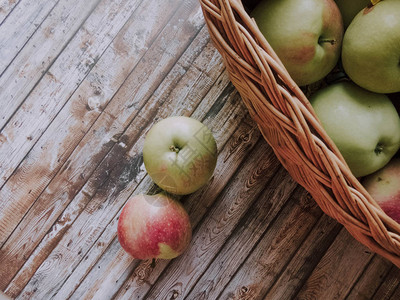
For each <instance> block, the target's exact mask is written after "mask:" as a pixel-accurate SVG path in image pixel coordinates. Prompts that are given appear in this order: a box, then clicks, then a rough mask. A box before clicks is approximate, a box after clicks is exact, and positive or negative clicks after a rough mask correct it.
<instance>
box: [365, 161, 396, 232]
mask: <svg viewBox="0 0 400 300" xmlns="http://www.w3.org/2000/svg"><path fill="white" fill-rule="evenodd" d="M362 184H363V186H364V187H365V189H366V190H367V191H368V193H369V194H370V195H371V196H372V198H374V200H375V201H376V202H377V203H378V204H379V206H380V207H381V208H382V210H383V211H384V212H385V213H386V214H387V215H388V216H389V217H391V218H392V219H393V220H395V221H396V222H397V223H399V224H400V158H398V157H396V158H393V159H392V160H391V161H390V162H389V163H388V164H387V165H386V166H385V167H383V168H382V169H380V170H378V171H377V172H375V173H373V174H371V175H369V176H366V177H365V178H363V180H362Z"/></svg>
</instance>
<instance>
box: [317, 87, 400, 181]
mask: <svg viewBox="0 0 400 300" xmlns="http://www.w3.org/2000/svg"><path fill="white" fill-rule="evenodd" d="M310 103H311V105H312V106H313V108H314V110H315V113H316V115H317V116H318V118H319V120H320V121H321V123H322V126H323V127H324V129H325V131H326V133H327V134H328V136H329V137H330V138H331V139H332V141H333V142H334V143H335V145H336V146H337V147H338V149H339V151H340V152H341V154H342V155H343V157H344V159H345V161H346V162H347V164H348V166H349V168H350V170H351V171H352V173H353V174H354V176H356V177H361V176H365V175H368V174H371V173H373V172H375V171H377V170H378V169H380V168H382V167H384V166H385V165H386V164H387V163H388V162H389V160H390V159H391V158H392V157H393V155H394V154H395V153H396V151H397V150H398V149H399V148H400V118H399V115H398V114H397V111H396V108H395V107H394V106H393V104H392V102H391V101H390V99H389V98H388V97H387V96H386V95H384V94H377V93H373V92H369V91H367V90H365V89H363V88H361V87H359V86H357V85H356V84H354V83H352V82H347V81H346V82H339V83H336V84H333V85H330V86H328V87H326V88H323V89H321V90H319V91H318V92H316V93H315V94H314V95H313V96H311V97H310Z"/></svg>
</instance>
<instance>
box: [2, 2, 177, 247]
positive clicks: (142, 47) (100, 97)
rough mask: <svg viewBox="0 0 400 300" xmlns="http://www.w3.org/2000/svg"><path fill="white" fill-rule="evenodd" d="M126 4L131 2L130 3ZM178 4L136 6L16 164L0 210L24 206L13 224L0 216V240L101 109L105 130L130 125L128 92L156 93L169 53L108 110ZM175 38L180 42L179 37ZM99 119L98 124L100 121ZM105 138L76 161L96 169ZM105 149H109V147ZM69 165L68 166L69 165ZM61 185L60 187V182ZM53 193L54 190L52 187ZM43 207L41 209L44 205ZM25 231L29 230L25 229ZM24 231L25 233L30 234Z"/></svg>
mask: <svg viewBox="0 0 400 300" xmlns="http://www.w3.org/2000/svg"><path fill="white" fill-rule="evenodd" d="M131 4H134V3H133V2H132V1H131ZM177 5H178V4H175V6H173V5H171V6H169V8H170V10H168V9H166V8H164V7H163V6H162V4H161V1H158V2H151V4H143V5H142V6H141V8H140V9H139V10H138V11H137V13H136V15H135V16H134V17H132V18H131V22H130V24H128V26H126V27H125V29H124V30H123V31H122V32H121V34H120V35H119V36H118V37H117V38H116V39H115V40H114V41H113V44H112V46H111V47H110V48H109V49H108V50H107V51H106V52H105V53H104V55H103V56H102V57H101V59H100V60H99V62H98V63H97V64H96V66H95V67H94V68H93V70H92V72H91V73H90V74H89V75H88V76H87V77H86V79H85V81H84V82H83V83H82V85H81V86H80V87H79V88H78V89H77V91H76V92H75V93H74V95H73V96H72V97H71V99H70V100H69V101H68V103H67V104H66V105H65V106H64V107H63V109H62V110H61V112H60V113H59V114H58V116H57V118H56V119H55V120H54V121H53V123H52V124H51V125H50V127H49V129H48V130H47V131H46V132H45V133H44V135H43V137H42V138H41V139H40V140H39V141H38V142H37V143H36V144H35V147H34V148H33V149H32V151H31V152H30V153H29V155H28V157H26V158H25V160H24V161H23V162H22V164H21V165H20V166H19V168H18V171H17V172H15V173H14V174H13V176H12V177H11V178H10V179H9V180H8V181H7V183H6V184H5V186H3V188H2V189H1V190H0V199H9V201H7V202H3V203H2V204H1V205H2V206H3V208H2V211H3V212H4V214H6V213H7V211H13V207H12V206H17V205H19V203H21V204H20V206H24V207H23V208H22V207H20V211H18V213H14V217H13V220H14V221H15V222H12V221H10V220H7V219H3V218H4V216H2V217H1V218H0V227H1V226H3V229H2V230H4V231H1V232H2V234H3V235H2V238H3V239H2V240H3V241H4V239H5V237H6V236H7V235H6V234H7V233H8V232H11V231H12V230H13V228H14V227H13V226H15V225H16V224H17V223H16V222H18V221H19V216H20V217H22V216H23V214H24V213H25V211H26V210H27V209H28V208H29V207H30V205H32V203H33V202H34V201H35V200H36V198H37V197H39V195H41V194H42V192H43V190H44V189H45V188H46V187H47V185H48V184H49V181H50V180H51V178H53V176H54V175H55V174H56V173H57V172H58V171H59V170H60V168H61V166H62V165H63V164H64V163H65V162H66V161H67V158H68V156H69V155H70V154H71V153H72V151H73V149H74V148H75V147H76V145H77V144H78V143H79V142H80V141H81V139H82V138H83V137H84V136H85V134H86V132H87V131H88V130H89V129H90V128H91V126H92V125H93V123H94V122H95V121H96V120H97V119H98V118H99V115H100V114H101V113H102V111H103V110H104V109H105V107H108V109H107V110H106V112H105V116H103V117H104V118H105V120H106V121H104V122H105V124H104V125H105V126H104V128H106V125H107V123H110V122H113V121H114V120H113V119H114V117H113V116H119V118H118V121H120V122H121V123H124V122H128V123H129V120H128V121H127V118H128V117H129V113H132V112H133V113H135V111H137V110H135V109H136V107H132V108H130V109H125V105H126V106H128V104H126V102H127V100H126V99H131V98H132V94H131V92H133V93H134V92H137V91H138V90H140V89H142V88H143V89H147V90H146V93H148V94H146V95H150V94H151V92H152V91H153V90H154V89H155V86H156V85H157V82H158V83H159V82H160V81H161V80H162V79H161V78H162V74H163V73H164V72H165V70H168V68H169V69H170V68H172V65H173V62H174V61H175V60H176V58H172V57H171V56H170V55H169V56H170V60H167V59H166V58H165V57H164V56H161V57H164V64H160V66H159V68H155V71H160V73H161V75H160V74H158V77H155V78H153V79H155V80H149V85H144V84H138V85H137V86H136V85H134V84H135V82H133V81H131V82H130V84H132V86H131V91H130V92H129V93H127V94H125V95H123V97H126V98H125V99H122V98H120V99H119V101H117V103H116V104H115V106H113V105H111V106H107V105H108V103H109V101H110V99H111V98H112V97H113V96H114V94H115V93H116V91H117V90H118V89H119V87H120V85H121V84H122V83H123V82H124V81H125V79H126V76H127V75H128V74H129V72H131V71H132V69H133V68H134V67H135V66H136V65H137V64H138V62H139V61H140V59H141V58H142V57H143V55H144V54H145V53H146V51H147V49H148V48H149V47H150V46H151V44H152V42H153V40H154V38H155V37H156V36H157V35H158V34H159V31H160V30H161V29H162V28H163V27H164V26H165V24H166V22H167V21H168V18H169V16H170V15H171V14H172V12H173V11H174V9H175V8H176V6H177ZM157 12H158V14H159V17H158V18H154V19H153V18H152V17H154V16H156V14H157ZM139 16H141V17H148V18H149V19H150V20H153V21H152V22H150V21H149V22H147V23H143V22H142V21H140V19H139V21H137V20H138V17H139ZM180 37H181V38H182V37H183V36H180ZM180 47H181V48H172V47H171V48H169V49H170V50H171V51H173V50H178V49H184V47H185V44H183V43H182V44H180ZM160 51H161V50H160ZM180 51H183V50H180ZM149 54H150V53H149ZM153 54H154V53H153ZM157 62H159V61H158V60H156V61H155V63H157ZM111 64H114V65H115V66H118V68H113V69H111V70H110V68H109V66H110V65H111ZM139 67H140V66H139ZM162 67H164V68H165V70H163V69H162ZM161 71H162V72H161ZM139 74H143V71H142V70H140V68H139V70H138V71H137V72H136V74H133V76H135V75H136V76H139ZM154 74H157V73H154ZM149 76H150V75H149ZM149 76H144V75H142V76H141V79H142V80H145V79H149ZM152 76H153V75H152ZM134 86H136V88H134ZM139 87H140V88H139ZM138 94H139V93H138ZM133 103H134V102H133ZM112 107H114V109H112ZM128 108H129V107H128ZM99 121H101V119H100V120H99ZM115 122H117V121H115ZM128 123H127V124H128ZM98 128H99V129H98V130H102V129H101V128H102V127H100V126H98ZM104 128H103V129H104ZM104 133H105V132H104ZM119 133H120V132H119V131H117V132H114V133H110V135H111V136H110V138H112V136H113V135H118V134H119ZM103 138H104V139H103ZM106 138H107V137H106V136H104V137H103V136H101V135H99V136H98V138H97V139H95V140H93V142H92V143H88V145H87V146H93V145H96V146H95V147H94V148H92V149H90V150H88V152H87V153H91V154H92V156H90V155H89V156H88V155H83V157H82V158H80V159H83V160H85V159H86V160H87V161H88V163H89V164H90V165H93V164H94V166H93V167H95V165H96V164H95V163H94V162H93V161H90V159H91V158H93V155H94V154H95V153H97V152H98V151H100V150H101V149H102V147H104V146H105V145H104V144H105V143H106V142H108V141H109V140H106ZM86 142H87V141H86ZM109 147H111V145H110V146H109ZM104 150H105V149H104ZM82 153H84V152H82ZM99 159H101V157H99V158H98V160H99ZM67 164H70V162H68V161H67ZM76 165H78V166H85V165H86V163H85V162H84V161H83V162H82V161H79V162H77V164H76ZM69 167H71V168H72V167H73V165H71V166H69ZM64 168H65V169H64V170H63V171H62V172H64V171H68V165H66V166H65V165H64ZM75 171H76V170H75ZM87 171H88V170H86V172H87ZM73 175H76V176H81V175H80V174H70V172H67V173H66V174H64V177H67V178H65V181H67V182H72V181H73V179H72V178H71V176H73ZM29 178H36V180H35V181H32V180H29ZM81 180H85V177H84V176H83V177H82V178H81ZM60 184H61V186H62V185H63V184H64V183H60ZM53 189H54V190H56V187H54V185H53ZM63 190H67V189H63ZM49 201H51V199H49ZM5 205H10V206H11V207H9V208H8V209H6V208H5V207H4V206H5ZM43 206H46V204H44V205H43ZM40 210H43V207H39V211H40ZM36 213H37V212H36ZM28 220H29V218H28ZM30 221H32V220H29V222H30ZM14 224H15V225H14ZM28 227H32V226H30V225H28ZM20 228H21V226H20ZM28 232H29V230H28ZM28 232H27V235H29V233H28ZM15 240H21V237H15V239H14V243H15Z"/></svg>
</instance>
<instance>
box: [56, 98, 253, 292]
mask: <svg viewBox="0 0 400 300" xmlns="http://www.w3.org/2000/svg"><path fill="white" fill-rule="evenodd" d="M211 99H212V101H215V99H218V98H211ZM217 101H218V100H217ZM203 103H204V102H203ZM224 103H225V105H224V107H229V108H230V110H231V111H236V112H235V115H236V114H238V115H239V114H240V113H241V110H237V107H240V108H241V109H243V106H242V105H238V104H239V103H238V102H237V101H236V102H235V101H233V102H231V101H228V102H226V101H224ZM209 109H210V107H208V108H207V109H202V108H201V107H197V109H196V111H195V114H193V117H194V115H197V118H199V119H200V120H203V122H205V124H206V125H207V126H208V127H209V128H210V129H211V130H212V131H213V132H214V134H215V135H217V133H219V135H220V139H218V141H219V149H220V151H221V152H220V155H225V154H226V153H227V151H226V150H228V151H229V150H230V149H229V148H227V147H225V144H226V141H227V139H228V138H230V137H231V133H232V128H231V124H230V123H229V122H227V120H228V119H229V118H230V116H231V114H226V113H225V112H224V110H223V109H222V110H220V112H219V113H218V115H217V116H216V117H215V118H212V119H209V120H208V121H207V120H204V119H203V118H204V115H205V114H206V113H207V112H208V111H209ZM236 120H237V121H240V120H241V118H236ZM241 124H243V123H241ZM245 126H246V128H247V129H248V125H247V124H246V125H245ZM253 128H254V127H253ZM233 129H234V128H233ZM240 130H241V131H242V130H243V128H240ZM258 136H259V135H258ZM255 137H257V135H255ZM247 143H249V141H247ZM253 144H254V141H253ZM221 148H222V149H221ZM136 151H138V150H136ZM237 152H238V151H237ZM239 154H240V153H239ZM238 159H239V161H240V159H242V157H240V158H238V157H237V156H236V155H231V156H230V162H231V163H232V160H235V161H236V162H237V160H238ZM218 165H221V162H219V164H218ZM236 167H238V164H236ZM221 177H226V173H222V172H217V171H216V172H215V174H214V176H213V179H212V181H211V182H210V183H209V186H207V187H205V188H204V189H203V190H201V191H199V192H197V193H195V194H192V195H190V196H189V197H187V198H185V201H184V205H185V206H186V207H187V206H188V203H189V202H192V200H191V198H192V197H193V196H194V197H196V195H199V194H201V195H204V193H207V191H208V193H209V197H208V198H207V200H209V198H215V197H216V196H217V194H216V193H215V190H214V189H211V187H214V188H218V189H219V190H221V189H222V188H223V186H224V185H222V186H218V185H217V184H218V182H219V184H220V183H221ZM218 179H219V180H218ZM225 180H226V178H225ZM210 186H211V187H210ZM152 187H154V184H153V183H152V181H151V179H150V178H149V177H146V178H145V179H144V180H143V181H142V182H141V183H140V185H139V186H138V187H137V188H136V190H135V193H140V192H144V193H146V192H147V191H148V190H151V189H152ZM153 189H154V188H153ZM210 191H214V192H213V193H210ZM196 200H197V199H196ZM118 216H119V212H118V214H117V215H116V216H115V219H117V218H118ZM115 222H117V221H116V220H115ZM192 224H193V221H192ZM106 231H112V232H113V234H114V236H115V235H116V227H111V228H110V227H109V226H107V228H106ZM90 252H92V251H90ZM110 252H111V254H110ZM88 256H89V257H90V259H92V258H93V257H95V254H94V253H93V254H92V253H90V254H88ZM104 256H107V259H104V258H103V257H101V258H100V259H99V261H98V262H97V263H96V264H95V265H93V264H87V263H86V262H84V263H81V264H79V265H78V267H77V269H83V268H84V269H87V268H88V270H90V273H89V274H88V275H87V276H86V277H85V279H84V280H83V282H82V283H81V284H80V285H79V288H78V289H77V290H76V292H75V293H74V294H73V295H72V299H89V298H91V299H98V298H104V299H109V298H111V296H113V295H114V294H115V293H116V292H117V291H118V290H119V289H120V287H121V285H122V284H124V282H125V281H126V279H127V278H128V277H129V276H130V275H131V273H132V272H133V273H134V274H137V275H139V274H142V275H139V276H143V274H149V271H150V270H152V269H151V267H150V266H149V265H148V262H141V264H140V265H139V266H137V264H138V263H139V261H138V260H133V259H132V258H131V257H130V256H129V255H127V254H126V253H124V251H123V249H122V248H121V247H120V245H119V243H118V241H117V239H115V240H114V241H112V244H111V245H110V246H109V247H108V248H107V250H106V253H105V254H104ZM163 263H165V264H167V263H168V261H163ZM158 265H160V264H159V263H158ZM143 267H145V268H143ZM104 269H106V270H108V271H107V272H106V273H105V272H103V270H104ZM139 270H140V271H139ZM78 278H79V277H78ZM78 278H77V277H76V275H75V271H74V272H73V273H72V274H71V275H70V276H69V278H68V280H67V282H66V284H65V285H64V286H66V285H68V283H72V282H74V281H75V282H77V281H80V280H77V279H78ZM142 278H143V277H142ZM107 283H109V284H107ZM64 286H63V288H64ZM63 288H62V289H61V290H60V293H62V294H65V292H64V290H65V289H63ZM122 290H125V291H126V289H125V288H122ZM125 293H126V295H128V296H129V297H133V296H132V294H131V293H130V292H129V291H126V292H125ZM125 293H124V294H125ZM142 295H143V294H142ZM138 296H139V297H140V295H138Z"/></svg>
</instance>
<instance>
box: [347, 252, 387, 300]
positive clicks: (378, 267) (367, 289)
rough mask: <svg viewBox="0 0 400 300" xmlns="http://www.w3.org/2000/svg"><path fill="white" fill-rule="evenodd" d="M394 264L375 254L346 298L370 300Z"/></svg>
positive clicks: (348, 299)
mask: <svg viewBox="0 0 400 300" xmlns="http://www.w3.org/2000/svg"><path fill="white" fill-rule="evenodd" d="M392 266H393V264H392V263H391V262H389V261H388V260H387V259H385V258H383V257H381V256H379V255H374V257H373V258H372V259H371V262H370V263H369V264H368V266H367V268H366V269H365V270H364V272H363V273H362V274H361V276H360V278H358V280H357V283H356V284H355V285H354V286H353V287H352V289H351V291H350V292H349V294H348V295H347V297H346V300H368V299H372V297H373V295H374V294H375V292H376V291H377V289H378V288H379V286H380V284H381V283H382V280H383V279H384V278H385V277H386V276H387V274H388V273H389V271H390V269H391V267H392Z"/></svg>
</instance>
